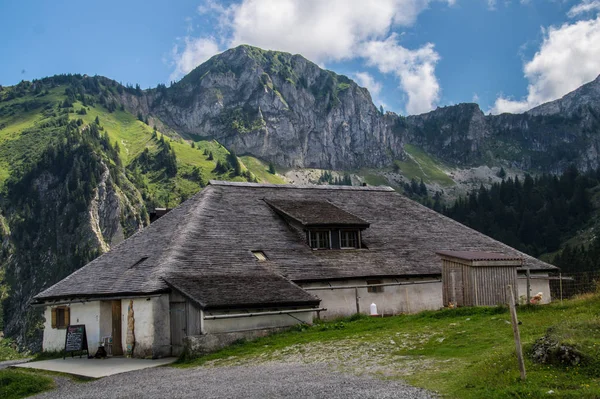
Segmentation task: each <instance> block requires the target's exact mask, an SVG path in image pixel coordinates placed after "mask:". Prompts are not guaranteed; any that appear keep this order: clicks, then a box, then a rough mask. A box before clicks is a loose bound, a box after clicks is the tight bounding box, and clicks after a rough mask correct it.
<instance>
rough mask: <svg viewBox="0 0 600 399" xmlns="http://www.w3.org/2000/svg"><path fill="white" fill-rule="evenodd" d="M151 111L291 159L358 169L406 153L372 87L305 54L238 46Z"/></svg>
mask: <svg viewBox="0 0 600 399" xmlns="http://www.w3.org/2000/svg"><path fill="white" fill-rule="evenodd" d="M152 95H153V96H155V98H154V100H153V104H154V106H153V107H152V109H151V112H152V113H153V115H155V116H156V117H157V118H158V119H160V120H161V121H162V122H163V123H165V124H166V125H168V126H169V127H170V128H172V129H173V130H175V131H177V132H178V133H179V134H181V135H183V136H184V137H196V138H200V137H202V138H213V139H217V140H218V141H219V142H220V143H222V144H223V145H225V146H226V147H227V148H229V149H233V150H235V151H236V152H237V153H238V154H245V153H248V154H252V155H254V156H256V157H259V158H262V159H264V160H267V161H271V162H274V163H275V164H278V165H282V166H289V167H317V168H327V169H353V168H358V167H362V166H368V167H382V166H386V165H390V164H391V162H392V161H393V159H394V158H401V157H402V148H403V142H402V136H401V135H398V134H395V133H394V132H393V129H392V127H393V126H394V125H395V122H396V121H395V118H385V117H383V116H382V115H381V114H380V112H379V111H378V110H377V109H376V108H375V106H374V105H373V103H372V101H371V97H370V95H369V92H368V91H367V90H366V89H364V88H361V87H359V86H358V85H357V84H356V83H354V82H353V81H351V80H350V79H348V78H347V77H345V76H341V75H337V74H335V73H333V72H331V71H326V70H323V69H321V68H319V67H318V66H317V65H316V64H314V63H312V62H310V61H308V60H306V59H305V58H304V57H302V56H300V55H291V54H287V53H280V52H274V51H263V50H260V49H257V48H254V47H250V46H240V47H237V48H235V49H232V50H229V51H226V52H224V53H223V54H220V55H218V56H215V57H213V58H211V59H210V60H209V61H207V62H206V63H204V64H202V65H201V66H199V67H198V68H196V69H195V70H194V71H192V72H191V73H190V74H189V75H187V76H186V77H185V78H184V79H182V80H181V81H180V82H178V83H177V84H175V85H174V86H172V87H170V88H169V89H167V90H166V91H163V92H161V91H158V90H156V91H153V92H152Z"/></svg>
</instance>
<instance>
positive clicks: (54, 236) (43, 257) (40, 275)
mask: <svg viewBox="0 0 600 399" xmlns="http://www.w3.org/2000/svg"><path fill="white" fill-rule="evenodd" d="M98 174H99V176H100V178H99V179H98V183H97V186H96V188H95V189H94V192H93V196H92V199H91V201H89V203H88V205H87V209H86V210H84V211H81V212H77V213H75V214H74V213H73V204H72V203H69V202H67V203H65V201H68V199H69V195H68V188H67V184H65V183H66V182H65V181H63V180H62V178H61V177H60V176H57V175H54V174H52V173H49V172H44V173H42V174H41V175H40V176H38V177H37V178H35V179H34V180H33V184H32V192H30V194H29V195H32V196H35V197H36V198H38V199H39V201H38V204H40V205H39V206H41V207H43V208H42V209H40V210H39V213H40V214H41V215H42V217H41V218H40V220H39V223H38V224H37V228H33V227H32V226H30V227H29V228H27V230H26V231H27V233H26V234H27V237H26V238H23V237H10V236H7V235H4V236H5V237H3V238H5V242H6V245H5V248H4V251H3V256H2V258H3V265H4V267H5V268H6V271H7V276H6V278H7V283H8V285H9V287H10V297H9V300H8V301H6V302H5V303H4V305H5V308H4V312H5V318H4V320H5V325H4V331H5V332H6V334H7V335H9V336H12V337H14V338H15V339H16V341H17V343H18V344H19V346H21V347H27V348H28V349H31V350H39V349H40V343H41V339H40V338H41V336H40V333H41V330H40V328H39V327H40V323H42V318H41V317H42V316H41V311H40V309H36V308H31V307H30V303H31V300H32V298H33V296H34V295H35V294H37V293H38V292H41V291H42V290H44V289H45V288H48V287H49V286H50V285H52V284H53V282H56V281H58V280H60V279H61V278H64V277H65V276H67V275H68V274H70V273H72V272H73V271H74V270H76V269H77V268H79V267H81V266H82V265H83V264H85V263H87V262H88V261H89V260H92V259H93V258H95V257H96V256H98V255H99V254H101V253H103V252H106V251H108V250H109V249H110V248H111V246H112V245H115V244H117V243H119V242H120V241H122V240H123V239H124V238H125V237H126V236H128V235H130V234H132V233H134V232H135V231H138V230H140V229H141V228H142V227H143V226H144V225H145V224H147V222H148V221H147V217H145V216H142V214H141V210H142V209H144V204H143V201H142V199H141V196H140V194H139V192H137V190H135V189H132V187H133V186H132V185H131V183H129V182H128V181H127V180H126V177H125V176H124V175H121V176H120V179H119V180H120V182H121V185H122V186H124V188H121V187H119V186H117V185H116V184H115V182H114V181H113V178H112V177H111V174H110V172H109V168H108V167H107V165H106V164H105V163H104V162H103V161H101V162H100V171H99V173H98ZM15 212H16V213H22V212H23V211H22V210H18V211H16V209H9V210H8V213H9V214H11V213H15ZM74 215H76V216H75V218H73V216H74ZM13 223H19V222H18V221H13ZM5 224H7V223H6V222H5ZM24 240H26V241H27V242H30V243H31V244H30V245H31V248H34V249H35V250H26V247H25V246H24V243H23V241H24Z"/></svg>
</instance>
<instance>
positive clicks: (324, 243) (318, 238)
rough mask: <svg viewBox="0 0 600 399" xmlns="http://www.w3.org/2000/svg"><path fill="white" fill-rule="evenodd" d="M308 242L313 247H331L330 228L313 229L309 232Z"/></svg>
mask: <svg viewBox="0 0 600 399" xmlns="http://www.w3.org/2000/svg"><path fill="white" fill-rule="evenodd" d="M308 236H309V237H308V242H309V243H310V247H311V248H312V249H330V248H331V232H330V231H329V230H311V231H309V232H308Z"/></svg>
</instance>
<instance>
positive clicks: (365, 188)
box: [208, 180, 396, 192]
mask: <svg viewBox="0 0 600 399" xmlns="http://www.w3.org/2000/svg"><path fill="white" fill-rule="evenodd" d="M208 184H209V185H211V186H235V187H250V188H279V189H304V190H353V191H387V192H392V191H394V192H395V191H396V190H394V189H393V188H391V187H390V186H334V185H317V184H271V183H248V182H232V181H223V180H209V182H208Z"/></svg>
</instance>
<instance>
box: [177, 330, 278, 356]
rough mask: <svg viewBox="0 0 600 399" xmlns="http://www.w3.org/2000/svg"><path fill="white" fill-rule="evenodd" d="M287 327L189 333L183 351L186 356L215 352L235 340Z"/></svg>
mask: <svg viewBox="0 0 600 399" xmlns="http://www.w3.org/2000/svg"><path fill="white" fill-rule="evenodd" d="M287 329H289V327H277V328H264V329H260V330H248V331H236V332H223V333H212V334H204V335H191V336H187V337H185V338H184V339H183V341H184V347H185V349H184V351H185V354H186V355H188V356H200V355H205V354H207V353H211V352H215V351H217V350H219V349H222V348H224V347H226V346H229V345H231V344H233V343H234V342H236V341H240V340H246V341H252V340H255V339H257V338H260V337H266V336H267V335H271V334H274V333H277V332H281V331H285V330H287Z"/></svg>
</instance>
